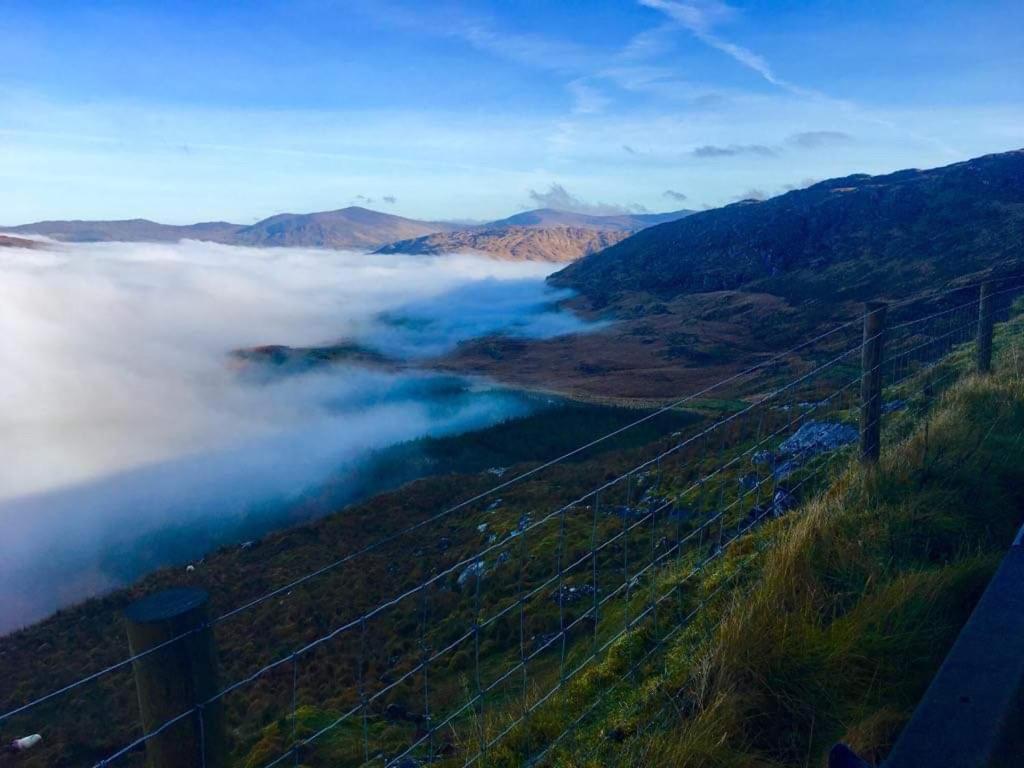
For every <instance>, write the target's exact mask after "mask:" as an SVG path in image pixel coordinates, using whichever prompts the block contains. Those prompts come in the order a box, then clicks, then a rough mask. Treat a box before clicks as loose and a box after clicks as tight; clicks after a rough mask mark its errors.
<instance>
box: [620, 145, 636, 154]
mask: <svg viewBox="0 0 1024 768" xmlns="http://www.w3.org/2000/svg"><path fill="white" fill-rule="evenodd" d="M622 150H623V151H624V152H626V154H629V155H638V154H640V153H639V152H637V151H636V150H635V149H633V148H632V147H631V146H629V144H623V145H622Z"/></svg>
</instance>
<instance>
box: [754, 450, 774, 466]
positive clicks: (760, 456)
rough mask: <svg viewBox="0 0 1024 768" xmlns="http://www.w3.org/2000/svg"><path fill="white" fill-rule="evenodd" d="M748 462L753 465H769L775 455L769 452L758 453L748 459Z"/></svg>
mask: <svg viewBox="0 0 1024 768" xmlns="http://www.w3.org/2000/svg"><path fill="white" fill-rule="evenodd" d="M750 460H751V461H752V462H753V463H754V464H771V463H772V462H773V461H775V454H774V453H772V452H771V451H758V452H757V453H755V454H754V455H753V456H751V457H750Z"/></svg>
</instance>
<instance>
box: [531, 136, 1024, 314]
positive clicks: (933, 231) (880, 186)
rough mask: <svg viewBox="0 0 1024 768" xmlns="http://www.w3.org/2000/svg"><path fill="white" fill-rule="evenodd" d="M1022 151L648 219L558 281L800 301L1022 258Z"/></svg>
mask: <svg viewBox="0 0 1024 768" xmlns="http://www.w3.org/2000/svg"><path fill="white" fill-rule="evenodd" d="M1022 244H1024V150H1018V151H1015V152H1007V153H1003V154H998V155H987V156H985V157H980V158H977V159H975V160H969V161H967V162H963V163H957V164H955V165H950V166H946V167H943V168H934V169H931V170H926V171H919V170H905V171H898V172H897V173H892V174H889V175H886V176H868V175H865V174H857V175H854V176H847V177H844V178H840V179H830V180H828V181H823V182H820V183H818V184H815V185H813V186H811V187H809V188H807V189H802V190H797V191H794V192H788V193H786V194H784V195H781V196H779V197H775V198H772V199H770V200H765V201H763V202H758V201H754V200H746V201H743V202H739V203H734V204H733V205H729V206H726V207H725V208H719V209H716V210H712V211H705V212H703V213H698V214H694V215H693V216H688V217H687V218H685V219H682V220H680V221H675V222H670V223H667V224H662V225H660V226H657V227H652V228H650V229H647V230H644V231H642V232H640V233H638V234H636V235H634V236H633V237H631V238H629V239H627V240H625V241H623V242H622V243H620V244H618V245H617V246H614V247H612V248H609V249H607V250H605V251H603V252H601V253H598V254H594V255H593V256H590V257H588V258H587V259H584V260H583V261H581V262H580V263H578V264H574V265H572V266H570V267H567V268H566V269H564V270H563V271H562V272H559V273H558V274H557V275H554V276H552V277H551V282H552V283H554V284H556V285H559V286H565V287H570V288H575V289H576V290H578V291H580V292H581V293H583V294H584V295H585V296H587V297H588V298H589V299H590V300H592V301H593V302H594V303H595V304H597V305H604V304H607V303H610V302H614V301H615V300H617V299H621V298H622V297H623V296H625V295H626V294H629V293H635V292H639V293H646V294H650V295H654V296H658V297H665V298H668V297H673V296H677V295H679V294H681V293H700V292H707V291H719V290H735V289H743V290H747V291H759V292H765V293H771V294H775V295H779V296H783V297H786V298H787V299H791V300H800V299H803V298H809V297H812V296H813V297H815V298H822V297H823V296H833V297H840V298H854V297H861V296H864V295H866V294H870V293H874V292H877V289H878V288H884V287H885V286H897V285H898V286H900V288H901V289H902V290H911V289H913V288H915V287H918V286H921V285H922V284H924V283H925V282H932V281H935V280H938V279H943V278H949V277H952V276H954V275H961V274H964V273H969V272H972V271H975V270H978V269H983V268H989V267H993V266H996V265H999V264H1002V263H1005V262H1006V261H1008V260H1010V259H1015V258H1016V257H1017V256H1018V255H1019V253H1020V250H1021V246H1022Z"/></svg>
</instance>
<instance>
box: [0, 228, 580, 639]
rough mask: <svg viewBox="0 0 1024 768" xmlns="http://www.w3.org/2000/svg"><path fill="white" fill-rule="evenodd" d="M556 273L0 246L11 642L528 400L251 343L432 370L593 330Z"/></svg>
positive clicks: (1, 503)
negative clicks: (169, 534)
mask: <svg viewBox="0 0 1024 768" xmlns="http://www.w3.org/2000/svg"><path fill="white" fill-rule="evenodd" d="M551 269H552V267H550V266H549V265H541V264H531V263H508V262H499V261H493V260H488V259H481V258H476V257H472V256H461V255H451V256H442V257H423V256H403V255H386V256H385V255H369V254H363V253H350V252H339V251H323V250H315V249H291V248H287V249H285V248H281V249H256V248H240V247H235V246H226V245H218V244H212V243H199V242H192V241H185V242H182V243H177V244H139V243H95V244H64V243H60V244H58V243H49V242H48V243H46V247H45V248H44V249H41V250H26V249H17V248H0V329H2V330H0V370H3V372H4V375H3V376H2V377H0V433H2V434H3V436H4V439H3V440H2V441H0V525H2V528H3V531H4V535H3V536H2V537H0V606H3V609H2V610H0V631H3V630H5V629H10V628H12V627H15V626H18V625H20V624H22V623H24V622H26V621H29V620H32V619H36V618H39V617H41V616H44V615H46V614H47V613H49V612H50V611H52V610H54V609H55V608H57V607H59V606H61V605H64V604H67V603H69V602H71V601H74V600H77V599H80V598H82V597H84V596H87V595H90V594H95V593H97V592H101V591H103V590H105V589H109V588H110V587H112V586H116V585H117V584H119V583H123V582H124V581H125V580H127V579H130V578H133V577H134V576H136V575H138V572H141V571H142V570H144V569H145V568H149V567H153V566H154V565H157V564H159V563H160V561H161V557H162V555H161V554H160V553H159V552H157V553H154V554H151V555H150V556H148V557H138V558H137V561H135V560H133V556H129V558H128V559H129V560H132V561H133V563H134V565H130V566H127V567H125V566H124V562H123V560H124V558H123V557H122V555H124V553H129V554H130V553H133V552H135V553H136V554H137V552H136V550H142V549H145V548H146V547H149V546H150V545H149V544H146V547H143V546H142V545H141V544H139V543H140V542H152V541H153V540H155V539H154V537H159V535H162V534H161V532H162V531H165V530H168V529H180V530H186V531H191V533H188V534H183V535H186V536H194V535H195V534H194V531H195V530H207V532H208V535H209V537H210V541H211V542H213V541H215V540H216V539H217V537H218V535H221V534H223V535H228V536H229V535H230V531H231V521H232V520H234V519H238V518H244V517H245V516H246V515H251V514H252V512H253V509H255V508H260V509H266V508H268V507H280V508H282V509H283V508H286V506H287V503H288V501H289V500H293V499H297V498H299V497H301V496H302V494H304V493H306V492H308V491H309V490H310V489H311V488H315V487H316V486H317V485H318V484H320V483H323V482H324V480H325V479H326V478H327V477H328V476H334V477H335V478H336V477H337V476H338V473H339V472H341V473H343V472H344V470H345V468H346V467H347V468H349V471H351V470H352V468H353V467H357V466H358V463H359V462H360V461H362V460H365V459H366V457H367V456H368V455H370V454H371V453H373V452H374V451H376V450H379V449H381V448H385V447H387V446H390V445H394V444H396V443H400V442H403V441H407V440H410V439H415V438H418V437H422V436H426V435H441V434H451V433H456V432H460V431H465V430H468V429H474V428H479V427H483V426H486V425H488V424H492V423H495V422H497V421H500V420H502V419H505V418H508V417H510V416H515V415H519V414H522V413H524V412H526V410H527V408H528V406H527V404H526V403H525V402H524V401H523V399H522V398H520V397H518V396H516V395H515V394H514V393H509V392H507V391H504V390H502V389H500V388H497V387H493V386H489V385H487V384H486V383H474V384H473V385H472V386H471V387H470V388H469V389H468V391H464V392H462V393H461V394H459V395H458V396H450V395H444V394H438V393H439V392H447V391H450V389H451V388H450V387H445V386H439V382H442V381H443V380H442V378H441V377H439V376H437V375H435V374H431V373H429V372H424V371H413V370H405V371H394V370H387V369H374V368H367V367H362V366H359V365H355V364H349V365H345V364H343V365H337V366H330V367H321V368H316V369H313V370H310V371H308V372H304V373H301V374H296V375H283V376H269V377H252V376H246V375H243V373H244V372H240V370H239V363H238V361H237V359H235V358H233V357H232V355H231V352H232V351H234V350H237V349H242V348H248V347H253V346H260V345H267V344H282V345H289V346H293V347H301V346H317V345H324V344H330V343H334V342H337V341H342V340H345V341H350V342H355V343H358V344H359V345H361V346H364V347H366V348H369V349H373V350H375V351H377V352H380V353H382V354H384V355H386V356H388V357H390V358H394V359H397V360H404V361H416V360H420V359H422V358H426V357H430V356H433V355H438V354H443V353H444V352H447V351H450V350H451V349H453V348H454V347H455V345H457V344H458V343H459V342H460V341H464V340H467V339H472V338H475V337H479V336H482V335H487V334H491V333H506V334H515V335H521V336H527V337H550V336H554V335H558V334H562V333H567V332H573V331H578V330H581V329H582V328H583V327H584V326H583V324H582V322H581V321H580V320H578V319H577V318H575V317H574V316H572V315H571V314H567V313H564V312H560V311H558V310H557V309H556V308H555V306H554V304H555V302H556V301H557V300H559V299H560V298H563V297H564V294H559V293H556V292H553V291H552V290H551V289H549V288H548V287H547V286H546V285H545V284H544V280H543V278H544V277H545V276H546V275H547V274H548V273H549V272H550V271H551ZM196 523H200V525H199V527H198V528H197V527H196V526H195V525H194V524H196ZM190 526H191V527H190ZM203 526H205V528H204V527H203ZM225 531H227V532H228V533H227V534H225V533H224V532H225ZM204 535H206V534H204ZM194 545H195V546H197V547H198V546H201V545H202V542H194ZM187 550H188V547H187V546H186V547H184V549H181V548H179V549H178V550H175V551H176V552H177V553H179V554H180V553H181V552H183V551H187ZM112 553H120V554H119V555H118V557H117V559H119V560H121V561H122V562H121V566H122V567H120V568H114V569H112V568H111V567H110V562H111V557H112Z"/></svg>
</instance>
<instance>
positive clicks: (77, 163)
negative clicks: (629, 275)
mask: <svg viewBox="0 0 1024 768" xmlns="http://www.w3.org/2000/svg"><path fill="white" fill-rule="evenodd" d="M1021 29H1024V3H1021V2H1020V1H1019V0H970V1H969V2H968V1H966V0H961V1H960V2H950V1H949V0H933V2H929V3H921V2H919V1H918V0H914V1H910V0H893V1H890V2H872V3H864V2H862V1H861V0H856V1H855V0H819V1H817V2H813V1H807V2H797V1H796V0H760V1H755V0H747V1H745V2H741V1H740V0H734V1H733V2H729V3H726V2H722V1H720V0H614V1H612V0H607V1H605V0H560V1H559V2H557V3H555V2H550V1H549V0H500V1H499V0H490V1H486V0H465V1H464V2H450V0H436V1H434V2H429V3H427V2H411V1H410V0H333V1H328V0H287V1H284V0H282V1H281V2H260V1H257V0H252V1H251V2H220V3H209V2H203V1H194V0H178V1H177V2H174V3H164V2H146V1H145V0H138V1H136V2H131V3H129V2H97V1H96V0H93V1H92V2H81V1H80V0H78V1H76V2H54V1H52V0H33V1H32V2H22V1H21V0H0V40H2V41H3V44H2V45H0V225H3V224H6V225H13V224H19V223H24V222H29V221H35V220H40V219H53V218H87V219H95V218H135V217H144V218H150V219H155V220H158V221H164V222H168V223H187V222H192V221H201V220H221V219H223V220H229V221H234V222H238V223H242V224H245V223H251V222H253V221H256V220H258V219H260V218H263V217H265V216H268V215H271V214H273V213H278V212H283V211H289V212H307V211H314V210H331V209H336V208H342V207H345V206H347V205H365V206H367V207H371V208H375V209H378V210H384V211H387V212H389V213H395V214H400V215H405V216H411V217H416V218H429V219H441V218H445V219H476V220H485V219H493V218H499V217H502V216H506V215H509V214H511V213H513V212H515V211H517V210H523V209H526V208H532V207H539V206H545V205H551V206H554V207H560V208H569V209H574V210H580V211H587V212H593V213H602V212H620V211H625V210H635V211H664V210H676V209H679V208H694V209H701V208H705V207H714V206H719V205H723V204H726V203H729V202H731V201H734V200H737V199H741V198H744V197H763V196H771V195H775V194H779V193H781V192H784V191H786V190H788V189H793V188H796V187H800V186H805V185H807V184H808V183H810V182H812V181H814V180H820V179H824V178H829V177H834V176H842V175H846V174H849V173H856V172H866V173H882V172H888V171H893V170H897V169H900V168H906V167H930V166H936V165H944V164H948V163H952V162H956V161H958V160H963V159H967V158H969V157H974V156H978V155H981V154H986V153H989V152H998V151H1005V150H1009V149H1015V148H1020V147H1024V98H1022V97H1024V78H1021V77H1020V72H1021V71H1022V69H1024V45H1021V44H1020V31H1021Z"/></svg>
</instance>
